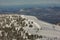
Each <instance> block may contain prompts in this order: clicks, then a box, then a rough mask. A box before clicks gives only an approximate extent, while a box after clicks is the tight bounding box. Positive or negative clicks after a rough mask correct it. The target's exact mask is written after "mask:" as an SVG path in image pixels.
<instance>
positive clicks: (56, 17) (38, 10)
mask: <svg viewBox="0 0 60 40" xmlns="http://www.w3.org/2000/svg"><path fill="white" fill-rule="evenodd" d="M1 13H18V14H25V15H34V16H36V17H37V18H38V19H40V20H43V21H47V22H49V23H54V24H55V23H56V22H60V7H31V6H30V7H29V6H27V7H26V6H25V8H23V7H20V6H19V7H18V6H16V7H11V8H9V7H8V8H7V7H6V8H0V14H1Z"/></svg>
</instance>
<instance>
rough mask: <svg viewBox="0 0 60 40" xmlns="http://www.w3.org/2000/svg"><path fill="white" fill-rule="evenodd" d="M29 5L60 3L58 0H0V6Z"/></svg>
mask: <svg viewBox="0 0 60 40" xmlns="http://www.w3.org/2000/svg"><path fill="white" fill-rule="evenodd" d="M29 4H30V5H31V4H33V5H34V4H39V5H41V4H56V5H57V4H60V0H0V6H2V5H3V6H4V5H5V6H6V5H7V6H9V5H29Z"/></svg>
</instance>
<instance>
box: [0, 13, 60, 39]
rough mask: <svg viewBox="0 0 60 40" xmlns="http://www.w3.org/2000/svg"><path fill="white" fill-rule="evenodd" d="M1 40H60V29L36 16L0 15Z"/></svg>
mask: <svg viewBox="0 0 60 40" xmlns="http://www.w3.org/2000/svg"><path fill="white" fill-rule="evenodd" d="M0 40H60V27H59V26H57V25H53V24H49V23H46V22H43V21H41V20H40V21H39V20H38V19H37V18H36V17H34V16H27V15H20V14H0Z"/></svg>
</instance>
